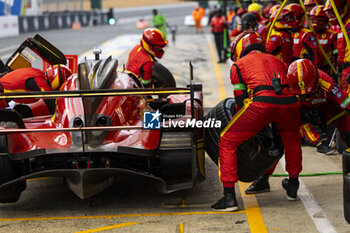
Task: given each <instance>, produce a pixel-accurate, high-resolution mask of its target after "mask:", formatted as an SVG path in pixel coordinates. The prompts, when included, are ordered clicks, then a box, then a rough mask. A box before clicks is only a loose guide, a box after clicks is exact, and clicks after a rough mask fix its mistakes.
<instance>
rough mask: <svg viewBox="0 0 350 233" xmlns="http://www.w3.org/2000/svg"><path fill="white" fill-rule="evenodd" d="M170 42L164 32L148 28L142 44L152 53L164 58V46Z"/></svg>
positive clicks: (143, 35) (144, 33)
mask: <svg viewBox="0 0 350 233" xmlns="http://www.w3.org/2000/svg"><path fill="white" fill-rule="evenodd" d="M167 44H168V41H167V40H166V39H165V37H164V35H163V33H162V32H161V31H160V30H158V29H156V28H148V29H146V30H144V31H143V34H142V39H141V46H142V48H144V50H146V51H147V53H149V54H150V55H152V56H154V57H157V58H162V56H163V55H164V50H163V48H164V47H165V46H166V45H167Z"/></svg>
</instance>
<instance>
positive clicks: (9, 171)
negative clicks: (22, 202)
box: [0, 135, 26, 203]
mask: <svg viewBox="0 0 350 233" xmlns="http://www.w3.org/2000/svg"><path fill="white" fill-rule="evenodd" d="M0 153H8V147H7V136H6V135H1V136H0ZM17 170H18V169H17V168H16V166H15V164H14V163H13V161H11V160H10V158H9V156H8V155H7V154H3V155H0V185H1V184H3V183H6V182H7V181H10V180H12V179H14V178H17V177H18V176H19V175H18V174H17V173H18V171H17ZM25 188H26V181H20V182H18V183H15V184H14V185H11V186H8V187H6V188H5V189H3V190H1V191H0V203H13V202H16V201H18V199H19V197H20V195H21V192H22V191H23V190H24V189H25Z"/></svg>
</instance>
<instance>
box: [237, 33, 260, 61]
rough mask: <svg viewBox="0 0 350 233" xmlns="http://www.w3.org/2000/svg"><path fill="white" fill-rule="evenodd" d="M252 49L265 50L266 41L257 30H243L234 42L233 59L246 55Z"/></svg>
mask: <svg viewBox="0 0 350 233" xmlns="http://www.w3.org/2000/svg"><path fill="white" fill-rule="evenodd" d="M252 50H259V51H262V52H265V41H264V39H263V38H262V37H261V36H260V35H259V34H258V33H256V32H253V31H249V32H242V33H241V34H239V35H238V36H237V37H236V39H235V40H234V41H233V43H232V48H231V60H232V61H234V62H235V61H237V60H238V59H239V58H242V57H244V56H245V55H247V54H248V53H249V52H250V51H252Z"/></svg>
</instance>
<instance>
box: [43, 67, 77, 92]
mask: <svg viewBox="0 0 350 233" xmlns="http://www.w3.org/2000/svg"><path fill="white" fill-rule="evenodd" d="M71 75H72V72H71V71H70V69H69V68H68V67H67V66H65V65H62V64H57V65H53V66H51V67H49V68H48V69H47V70H46V77H47V78H48V80H49V82H50V84H51V88H52V90H57V89H58V88H60V86H61V85H62V84H63V83H64V81H66V80H67V79H68V78H69V77H70V76H71Z"/></svg>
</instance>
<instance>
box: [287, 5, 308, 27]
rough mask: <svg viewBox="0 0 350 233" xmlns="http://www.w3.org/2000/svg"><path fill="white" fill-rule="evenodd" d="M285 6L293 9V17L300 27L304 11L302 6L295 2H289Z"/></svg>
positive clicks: (303, 19) (303, 18)
mask: <svg viewBox="0 0 350 233" xmlns="http://www.w3.org/2000/svg"><path fill="white" fill-rule="evenodd" d="M286 8H287V9H288V10H290V11H293V13H294V15H295V19H296V20H297V22H298V25H299V27H301V26H302V25H303V23H304V21H305V13H304V9H303V8H302V6H300V5H299V4H297V3H291V4H289V5H288V6H287V7H286Z"/></svg>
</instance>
